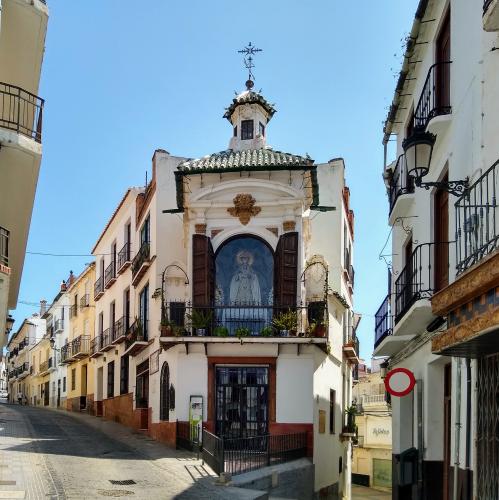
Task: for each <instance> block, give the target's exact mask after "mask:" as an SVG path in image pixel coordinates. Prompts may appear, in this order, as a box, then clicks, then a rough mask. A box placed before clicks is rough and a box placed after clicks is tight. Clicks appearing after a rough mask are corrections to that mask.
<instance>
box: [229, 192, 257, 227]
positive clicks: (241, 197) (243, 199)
mask: <svg viewBox="0 0 499 500" xmlns="http://www.w3.org/2000/svg"><path fill="white" fill-rule="evenodd" d="M232 201H233V202H234V207H231V208H228V209H227V212H229V214H230V215H232V217H239V221H240V222H241V224H242V225H243V226H246V225H247V224H248V222H249V221H250V219H251V217H254V216H255V215H258V214H259V213H260V212H261V211H262V209H261V208H260V207H255V203H256V200H255V198H253V196H252V195H251V194H244V193H243V194H238V195H237V196H236V197H235V198H234V199H233V200H232Z"/></svg>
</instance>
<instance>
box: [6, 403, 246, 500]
mask: <svg viewBox="0 0 499 500" xmlns="http://www.w3.org/2000/svg"><path fill="white" fill-rule="evenodd" d="M214 479H215V476H214V474H213V473H212V471H211V470H210V469H209V468H208V467H207V466H203V465H202V463H201V460H197V459H196V456H195V455H194V454H192V453H189V452H184V451H180V450H172V449H171V448H168V447H167V446H164V445H162V444H161V443H158V442H157V441H154V440H152V439H150V438H149V437H148V436H145V435H144V434H141V433H138V432H134V431H132V430H130V429H129V428H127V427H124V426H122V425H120V424H117V423H114V422H109V421H105V420H102V419H101V418H96V417H93V416H89V415H85V414H80V413H70V412H65V411H57V410H48V409H44V408H34V407H29V406H18V405H8V404H0V499H3V498H12V499H16V498H26V499H30V500H38V499H95V498H101V497H125V496H133V498H136V499H144V500H153V499H158V500H159V499H161V500H165V499H171V498H174V499H182V500H184V499H185V500H190V499H200V500H205V499H206V500H208V499H210V500H211V499H221V500H232V499H237V498H244V497H246V495H245V492H244V491H242V490H241V491H239V490H236V491H234V489H233V488H227V487H223V486H218V485H216V484H214ZM130 480H131V481H132V484H126V483H125V484H113V483H112V481H128V482H130Z"/></svg>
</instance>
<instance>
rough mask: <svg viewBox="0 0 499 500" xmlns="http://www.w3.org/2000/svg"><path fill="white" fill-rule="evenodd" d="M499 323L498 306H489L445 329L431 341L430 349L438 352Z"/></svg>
mask: <svg viewBox="0 0 499 500" xmlns="http://www.w3.org/2000/svg"><path fill="white" fill-rule="evenodd" d="M498 324H499V307H494V308H490V309H489V310H488V311H487V312H486V313H484V314H481V315H480V316H476V317H474V318H473V319H470V320H469V321H466V322H464V323H461V324H460V325H457V326H455V327H453V328H449V329H448V330H445V331H444V332H442V333H441V334H440V335H438V336H436V337H435V338H433V339H432V341H431V350H432V352H433V353H435V354H438V353H440V352H442V351H443V350H445V349H448V348H449V347H452V346H454V345H456V344H461V343H463V342H468V341H470V340H472V339H474V338H475V337H478V336H480V335H481V332H483V331H484V330H486V329H488V328H491V327H493V326H496V325H498Z"/></svg>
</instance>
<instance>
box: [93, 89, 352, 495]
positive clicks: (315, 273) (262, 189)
mask: <svg viewBox="0 0 499 500" xmlns="http://www.w3.org/2000/svg"><path fill="white" fill-rule="evenodd" d="M250 83H252V82H250ZM274 112H275V109H274V107H273V106H272V105H270V104H269V103H268V102H267V101H266V99H265V98H264V97H263V96H262V95H261V94H259V93H256V92H254V91H253V90H251V87H248V89H247V90H246V91H245V92H242V93H241V94H240V95H238V96H237V97H236V98H235V99H234V100H233V102H232V103H231V104H230V106H229V107H228V108H227V110H226V113H225V118H227V120H228V121H229V123H230V127H231V132H232V138H231V139H230V144H229V149H227V150H225V151H223V152H221V153H216V154H213V155H210V156H208V157H204V158H202V159H198V160H191V159H186V158H183V157H177V156H173V155H171V154H170V153H168V152H166V151H164V150H157V151H156V152H155V153H154V156H153V163H152V178H151V181H150V182H149V184H148V185H147V186H146V187H145V188H131V189H129V190H128V191H127V192H126V194H125V196H124V197H123V199H122V201H121V202H120V204H119V206H118V207H117V209H116V211H115V213H114V214H113V215H112V217H111V219H110V221H109V223H108V224H107V226H106V228H105V229H104V231H103V233H102V234H101V236H100V237H99V239H98V241H97V243H96V245H95V247H94V249H93V253H94V255H95V256H96V260H97V262H96V281H95V286H94V299H95V306H96V307H95V321H96V327H95V328H96V332H97V337H96V341H95V342H94V343H93V345H92V347H91V356H92V358H94V359H95V363H96V364H95V408H96V411H97V414H99V415H103V416H104V417H105V418H109V419H113V420H115V421H119V422H121V423H124V424H126V425H130V426H132V427H135V428H137V429H142V430H144V431H147V432H148V433H149V434H150V435H151V436H153V437H154V438H156V439H159V440H161V441H163V442H166V443H168V444H169V445H171V446H175V445H176V444H177V443H179V441H182V440H183V439H184V440H185V439H187V440H189V439H191V438H192V433H193V432H198V431H199V429H200V427H201V425H202V426H203V428H204V431H203V436H211V437H210V439H212V438H213V439H222V438H223V439H226V440H227V439H229V440H230V439H232V440H242V441H241V442H243V441H244V440H248V439H251V438H252V437H254V436H262V435H271V436H277V437H278V436H280V435H283V434H285V435H289V434H293V435H295V436H297V439H298V438H302V437H303V445H302V446H303V450H304V454H308V455H309V456H311V458H312V460H313V462H314V465H315V489H316V490H317V491H322V493H329V494H332V495H338V494H340V493H343V494H345V495H348V492H349V488H350V471H351V434H350V433H348V432H347V429H346V428H345V426H346V419H345V417H344V410H345V409H346V408H347V407H348V406H349V405H350V403H351V396H352V395H351V385H352V371H353V367H354V366H355V364H356V363H358V340H357V338H356V335H355V328H356V326H357V324H358V321H357V320H356V317H355V316H354V314H353V311H352V304H353V279H354V271H353V238H354V234H353V231H354V216H353V211H352V210H351V209H350V200H349V190H348V188H347V187H346V185H345V180H344V172H345V165H344V162H343V160H342V159H334V160H331V161H330V162H328V163H325V164H315V163H314V161H313V160H312V159H311V158H309V157H308V156H300V155H295V154H289V153H283V152H280V151H275V150H273V149H272V148H270V147H269V146H267V144H266V141H267V125H268V122H269V121H270V119H271V118H272V116H273V114H274ZM319 188H320V195H319ZM319 200H320V203H319ZM331 235H335V237H332V236H331ZM194 413H195V414H196V418H195V419H194ZM196 422H197V423H198V424H197V425H195V423H196ZM246 446H247V445H246Z"/></svg>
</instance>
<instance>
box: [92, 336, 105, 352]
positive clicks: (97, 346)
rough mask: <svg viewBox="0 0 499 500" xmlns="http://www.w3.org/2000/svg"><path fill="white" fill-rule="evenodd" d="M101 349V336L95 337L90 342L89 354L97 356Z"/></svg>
mask: <svg viewBox="0 0 499 500" xmlns="http://www.w3.org/2000/svg"><path fill="white" fill-rule="evenodd" d="M101 349H102V335H97V336H96V337H94V338H93V339H92V340H91V341H90V354H97V353H98V352H99V351H100V350H101Z"/></svg>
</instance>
